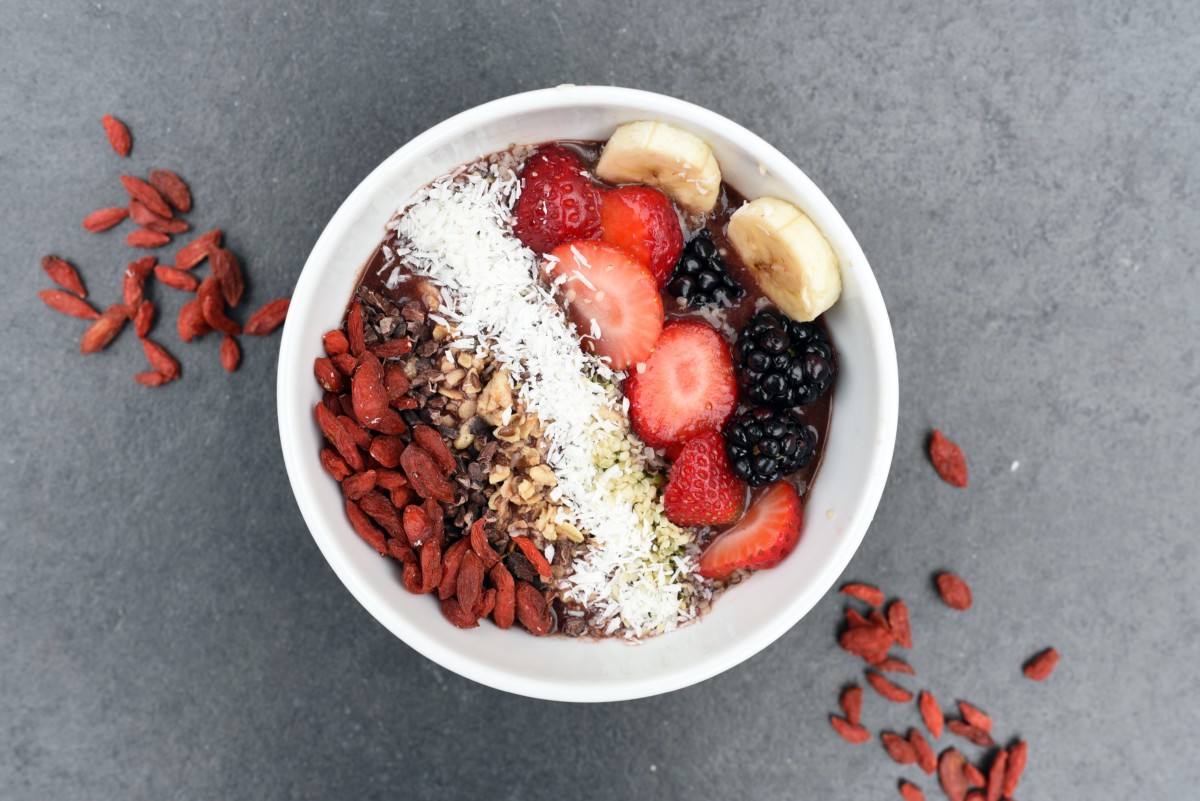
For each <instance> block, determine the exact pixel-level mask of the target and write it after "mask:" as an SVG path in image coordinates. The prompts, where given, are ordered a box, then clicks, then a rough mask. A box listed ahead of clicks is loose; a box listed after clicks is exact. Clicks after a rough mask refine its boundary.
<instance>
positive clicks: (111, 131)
mask: <svg viewBox="0 0 1200 801" xmlns="http://www.w3.org/2000/svg"><path fill="white" fill-rule="evenodd" d="M100 124H101V125H102V126H104V135H105V137H107V138H108V144H109V146H110V147H111V148H112V149H113V151H114V152H115V153H116V154H117V155H118V156H120V157H121V158H127V157H128V156H129V150H130V148H132V147H133V137H132V136H130V135H129V128H127V127H126V126H125V123H123V122H121V121H120V120H118V119H117V118H116V117H114V116H112V115H111V114H105V115H104V116H103V117H101V118H100Z"/></svg>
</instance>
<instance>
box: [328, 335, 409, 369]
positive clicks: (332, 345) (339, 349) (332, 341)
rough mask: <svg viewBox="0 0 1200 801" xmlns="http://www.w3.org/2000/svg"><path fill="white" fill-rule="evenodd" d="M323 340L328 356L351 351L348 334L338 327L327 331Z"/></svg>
mask: <svg viewBox="0 0 1200 801" xmlns="http://www.w3.org/2000/svg"><path fill="white" fill-rule="evenodd" d="M321 341H322V342H323V343H324V344H325V355H326V356H337V355H338V354H339V353H349V352H350V343H349V342H347V341H346V335H345V334H343V333H342V332H341V331H338V330H337V329H334V330H333V331H329V332H327V333H326V334H325V336H324V337H322V338H321ZM402 369H403V368H402Z"/></svg>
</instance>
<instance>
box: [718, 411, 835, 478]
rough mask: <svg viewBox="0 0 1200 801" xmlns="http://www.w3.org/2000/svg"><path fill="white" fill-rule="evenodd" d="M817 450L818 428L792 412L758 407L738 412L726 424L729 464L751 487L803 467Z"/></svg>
mask: <svg viewBox="0 0 1200 801" xmlns="http://www.w3.org/2000/svg"><path fill="white" fill-rule="evenodd" d="M816 452H817V430H816V429H815V428H813V427H812V426H810V425H808V424H807V423H805V422H804V421H803V420H801V419H800V418H799V417H797V416H796V415H795V414H794V413H793V412H789V411H777V410H775V409H767V408H765V407H762V406H758V407H755V408H753V409H748V410H746V411H744V412H741V413H739V414H738V415H736V416H735V417H734V418H733V419H732V420H730V421H729V424H728V425H727V426H726V427H725V453H726V454H727V455H728V456H729V465H730V467H731V468H732V469H733V473H734V475H736V476H737V477H738V478H740V479H741V480H742V481H745V482H746V483H747V484H749V485H750V486H752V487H757V486H759V485H761V484H771V483H773V482H775V481H778V480H779V479H781V478H783V477H784V476H786V475H788V474H789V473H794V472H796V471H797V470H800V469H802V468H803V467H805V466H806V465H807V464H808V463H809V462H811V461H812V458H813V456H814V455H815V454H816Z"/></svg>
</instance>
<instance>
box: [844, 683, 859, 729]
mask: <svg viewBox="0 0 1200 801" xmlns="http://www.w3.org/2000/svg"><path fill="white" fill-rule="evenodd" d="M838 705H839V706H841V708H842V714H843V715H845V716H846V720H848V721H850V722H851V723H853V724H855V725H858V724H859V723H861V722H862V705H863V690H862V687H859V686H858V685H857V684H854V685H851V686H850V687H847V688H846V689H844V690H842V694H841V697H839V698H838Z"/></svg>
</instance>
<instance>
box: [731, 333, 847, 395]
mask: <svg viewBox="0 0 1200 801" xmlns="http://www.w3.org/2000/svg"><path fill="white" fill-rule="evenodd" d="M737 356H738V384H739V385H740V386H741V388H742V391H743V392H745V393H746V397H747V398H749V399H750V402H751V403H757V404H760V405H762V406H773V407H775V408H777V409H785V408H788V407H791V406H803V405H804V404H806V403H812V402H813V401H815V400H816V399H817V398H819V397H821V396H822V395H824V394H825V393H826V392H828V391H829V388H830V387H831V386H833V379H834V378H836V377H837V372H838V364H837V354H836V353H834V351H833V344H832V343H830V341H829V334H827V333H825V329H824V328H822V327H821V326H820V325H818V324H817V323H798V322H796V321H795V320H793V319H791V318H790V317H788V316H787V315H785V314H784V313H783V312H781V311H775V310H770V311H761V312H759V313H758V314H756V315H754V317H752V318H751V319H750V322H748V323H746V326H745V327H744V328H743V329H742V331H741V333H740V334H739V335H738V341H737Z"/></svg>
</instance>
